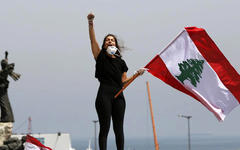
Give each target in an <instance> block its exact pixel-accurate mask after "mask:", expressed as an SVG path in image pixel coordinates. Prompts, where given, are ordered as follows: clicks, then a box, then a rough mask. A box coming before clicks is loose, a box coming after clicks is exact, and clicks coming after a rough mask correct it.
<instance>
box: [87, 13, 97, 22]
mask: <svg viewBox="0 0 240 150" xmlns="http://www.w3.org/2000/svg"><path fill="white" fill-rule="evenodd" d="M94 17H95V16H94V14H93V13H89V14H88V16H87V19H88V21H89V22H92V21H93V19H94Z"/></svg>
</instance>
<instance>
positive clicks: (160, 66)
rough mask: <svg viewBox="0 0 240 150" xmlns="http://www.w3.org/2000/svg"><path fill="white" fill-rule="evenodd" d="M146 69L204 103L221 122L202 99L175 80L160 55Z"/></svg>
mask: <svg viewBox="0 0 240 150" xmlns="http://www.w3.org/2000/svg"><path fill="white" fill-rule="evenodd" d="M144 68H147V69H148V72H149V73H151V74H152V75H154V76H155V77H157V78H159V79H161V80H162V81H163V82H165V83H167V84H168V85H170V86H172V87H173V88H175V89H178V90H179V91H181V92H183V93H185V94H187V95H189V96H191V97H193V98H195V99H196V100H198V101H199V102H200V103H202V104H203V105H204V106H205V107H206V108H207V109H208V110H209V111H211V112H213V113H214V115H215V116H216V117H217V118H218V120H221V117H220V116H219V115H218V114H217V113H216V112H215V111H214V110H213V109H212V108H211V107H210V106H209V105H208V104H207V103H206V102H205V101H204V100H203V99H201V97H197V96H195V95H194V94H193V93H192V92H190V91H189V90H187V89H186V88H185V87H184V86H183V85H182V84H181V83H180V82H179V81H177V79H175V78H174V77H173V76H172V74H171V73H170V72H169V70H168V69H167V66H166V65H165V63H164V62H163V60H162V59H161V58H160V56H159V55H157V56H155V57H154V58H153V59H152V60H151V61H150V62H149V63H148V64H147V65H146V66H145V67H144Z"/></svg>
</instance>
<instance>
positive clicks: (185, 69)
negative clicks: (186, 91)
mask: <svg viewBox="0 0 240 150" xmlns="http://www.w3.org/2000/svg"><path fill="white" fill-rule="evenodd" d="M203 63H204V60H197V59H187V61H183V62H182V63H178V66H179V70H180V71H181V74H180V75H179V76H176V77H177V79H178V80H179V81H181V82H182V84H184V81H185V80H189V81H190V82H191V84H192V85H193V86H194V87H197V82H198V83H199V82H200V78H202V76H201V74H202V70H203Z"/></svg>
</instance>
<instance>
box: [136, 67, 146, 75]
mask: <svg viewBox="0 0 240 150" xmlns="http://www.w3.org/2000/svg"><path fill="white" fill-rule="evenodd" d="M145 71H146V68H140V69H138V71H136V74H139V75H143V73H144V72H145Z"/></svg>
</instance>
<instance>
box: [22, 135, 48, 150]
mask: <svg viewBox="0 0 240 150" xmlns="http://www.w3.org/2000/svg"><path fill="white" fill-rule="evenodd" d="M24 147H25V148H24V150H52V149H51V148H49V147H46V146H44V145H43V144H42V143H41V142H39V141H38V140H37V139H36V138H34V137H32V136H30V135H27V139H26V142H25V145H24Z"/></svg>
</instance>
